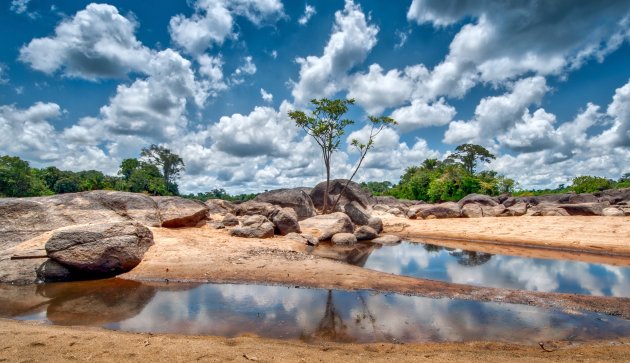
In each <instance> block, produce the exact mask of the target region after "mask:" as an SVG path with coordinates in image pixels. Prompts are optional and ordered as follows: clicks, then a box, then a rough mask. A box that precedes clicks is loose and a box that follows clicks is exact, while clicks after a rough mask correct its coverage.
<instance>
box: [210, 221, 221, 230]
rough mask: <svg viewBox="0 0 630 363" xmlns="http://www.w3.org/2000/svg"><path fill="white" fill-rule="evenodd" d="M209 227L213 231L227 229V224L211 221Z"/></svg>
mask: <svg viewBox="0 0 630 363" xmlns="http://www.w3.org/2000/svg"><path fill="white" fill-rule="evenodd" d="M208 226H210V228H212V229H225V224H223V222H217V221H209V222H208Z"/></svg>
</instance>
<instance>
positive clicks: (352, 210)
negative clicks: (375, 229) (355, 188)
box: [343, 201, 370, 226]
mask: <svg viewBox="0 0 630 363" xmlns="http://www.w3.org/2000/svg"><path fill="white" fill-rule="evenodd" d="M343 209H344V212H345V213H346V214H347V215H348V217H350V220H351V221H352V223H354V224H357V225H359V226H365V225H367V224H368V222H369V221H370V214H369V213H368V212H367V211H366V210H365V208H363V207H362V206H361V205H360V204H359V203H358V202H357V201H352V202H350V203H348V204H346V205H345V206H344V207H343Z"/></svg>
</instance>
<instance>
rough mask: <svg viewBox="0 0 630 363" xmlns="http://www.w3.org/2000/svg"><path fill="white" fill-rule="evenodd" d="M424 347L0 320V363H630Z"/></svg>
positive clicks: (588, 354) (557, 346)
mask: <svg viewBox="0 0 630 363" xmlns="http://www.w3.org/2000/svg"><path fill="white" fill-rule="evenodd" d="M540 343H542V347H541V346H540V345H538V344H534V345H516V344H506V343H495V342H471V343H439V344H438V343H425V344H387V343H377V344H348V343H346V344H339V343H329V342H312V343H305V342H301V341H297V340H292V341H286V340H273V339H263V338H258V337H255V336H243V337H237V338H221V337H210V336H182V335H171V334H158V335H152V334H147V333H142V334H140V333H125V332H117V331H109V330H105V329H100V328H89V327H63V326H49V325H42V324H40V323H33V322H18V321H11V320H5V319H0V361H6V362H30V361H34V362H40V361H46V362H67V361H82V362H83V361H90V362H130V361H145V362H162V361H163V362H192V361H200V362H225V361H235V362H365V361H368V362H386V361H387V362H394V361H395V362H424V361H426V362H429V361H431V362H433V361H440V362H462V361H467V362H468V361H477V362H478V361H484V360H485V361H492V362H542V361H544V362H576V361H584V362H600V361H626V362H627V361H630V339H621V340H614V341H598V342H588V343H577V342H551V341H547V342H540Z"/></svg>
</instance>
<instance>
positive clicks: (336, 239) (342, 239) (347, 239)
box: [331, 233, 357, 245]
mask: <svg viewBox="0 0 630 363" xmlns="http://www.w3.org/2000/svg"><path fill="white" fill-rule="evenodd" d="M331 242H332V243H333V244H336V245H353V244H356V243H357V237H356V236H355V235H354V234H352V233H335V234H334V235H333V236H332V238H331Z"/></svg>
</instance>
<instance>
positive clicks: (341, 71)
mask: <svg viewBox="0 0 630 363" xmlns="http://www.w3.org/2000/svg"><path fill="white" fill-rule="evenodd" d="M368 20H369V19H368V18H366V16H365V14H364V13H363V11H362V10H361V7H360V6H359V5H358V4H355V3H354V1H352V0H346V2H345V7H344V9H343V10H342V11H337V12H336V13H335V24H334V25H333V30H332V34H331V35H330V39H329V40H328V44H326V47H325V48H324V54H323V55H322V56H321V57H317V56H308V57H306V58H297V59H296V61H297V63H298V64H299V65H300V78H299V80H298V81H297V82H296V83H294V84H293V90H292V95H293V97H294V98H295V102H296V103H297V104H303V103H304V102H306V101H307V100H309V99H312V98H319V97H324V96H328V95H331V94H333V93H334V92H336V91H337V90H338V87H339V85H338V83H340V82H343V81H342V80H343V78H344V77H345V75H346V72H347V71H349V70H350V69H351V68H352V67H354V66H355V65H357V64H359V63H361V62H363V61H364V60H365V58H366V56H367V54H368V53H369V51H370V50H371V49H372V48H373V47H374V46H375V45H376V41H377V40H376V35H377V33H378V27H376V26H375V25H370V24H368Z"/></svg>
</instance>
